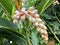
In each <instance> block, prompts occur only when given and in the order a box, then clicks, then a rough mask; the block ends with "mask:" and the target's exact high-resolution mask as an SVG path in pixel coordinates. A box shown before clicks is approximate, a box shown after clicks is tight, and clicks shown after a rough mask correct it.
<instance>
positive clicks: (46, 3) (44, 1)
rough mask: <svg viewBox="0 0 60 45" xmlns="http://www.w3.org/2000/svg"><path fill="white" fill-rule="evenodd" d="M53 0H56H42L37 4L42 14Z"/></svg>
mask: <svg viewBox="0 0 60 45" xmlns="http://www.w3.org/2000/svg"><path fill="white" fill-rule="evenodd" d="M53 1H54V0H52V1H51V0H42V1H41V2H40V3H39V4H38V5H37V6H36V8H37V9H38V10H39V13H40V14H41V13H43V12H44V11H45V10H46V8H47V7H48V6H50V5H51V4H52V2H53Z"/></svg>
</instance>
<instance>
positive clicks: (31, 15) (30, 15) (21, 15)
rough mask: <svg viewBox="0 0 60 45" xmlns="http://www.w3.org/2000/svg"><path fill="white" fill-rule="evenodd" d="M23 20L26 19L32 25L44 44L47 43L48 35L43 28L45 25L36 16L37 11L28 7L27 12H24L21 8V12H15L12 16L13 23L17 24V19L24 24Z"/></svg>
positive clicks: (45, 28)
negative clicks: (40, 35)
mask: <svg viewBox="0 0 60 45" xmlns="http://www.w3.org/2000/svg"><path fill="white" fill-rule="evenodd" d="M25 18H27V19H28V20H29V22H31V23H33V25H34V26H35V27H36V29H37V31H38V32H39V33H41V34H42V39H43V40H44V41H45V42H46V43H48V33H47V31H46V30H47V27H46V26H45V23H44V22H43V21H42V19H41V18H40V16H39V14H38V10H37V9H35V7H34V6H32V7H30V8H29V9H28V10H27V11H26V8H22V9H21V11H19V10H16V11H15V14H14V19H13V22H14V23H18V22H19V21H18V20H19V19H20V20H22V21H23V22H24V21H25Z"/></svg>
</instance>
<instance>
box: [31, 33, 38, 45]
mask: <svg viewBox="0 0 60 45" xmlns="http://www.w3.org/2000/svg"><path fill="white" fill-rule="evenodd" d="M31 35H32V44H33V45H38V38H37V34H36V32H35V33H34V32H32V34H31Z"/></svg>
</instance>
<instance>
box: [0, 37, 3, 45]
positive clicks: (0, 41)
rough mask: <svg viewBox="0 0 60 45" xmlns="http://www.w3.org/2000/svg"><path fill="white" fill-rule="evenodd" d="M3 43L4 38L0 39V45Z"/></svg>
mask: <svg viewBox="0 0 60 45" xmlns="http://www.w3.org/2000/svg"><path fill="white" fill-rule="evenodd" d="M2 42H3V38H2V37H0V45H1V44H2Z"/></svg>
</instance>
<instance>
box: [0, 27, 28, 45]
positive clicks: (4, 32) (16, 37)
mask: <svg viewBox="0 0 60 45" xmlns="http://www.w3.org/2000/svg"><path fill="white" fill-rule="evenodd" d="M0 36H2V37H5V38H7V39H9V40H11V41H13V42H16V44H18V45H27V42H26V40H25V38H24V37H23V36H22V35H20V34H18V33H16V32H12V31H10V30H8V29H3V28H0Z"/></svg>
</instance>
